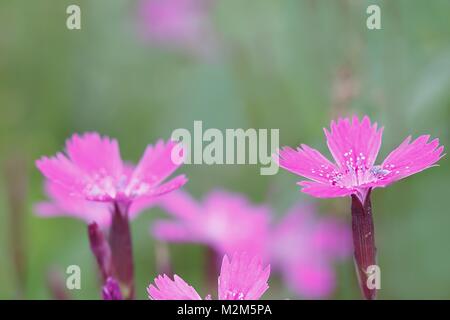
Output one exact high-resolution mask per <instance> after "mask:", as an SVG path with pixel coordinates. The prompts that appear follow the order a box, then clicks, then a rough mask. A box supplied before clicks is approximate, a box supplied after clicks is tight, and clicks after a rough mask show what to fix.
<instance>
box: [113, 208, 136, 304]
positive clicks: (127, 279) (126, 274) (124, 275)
mask: <svg viewBox="0 0 450 320" xmlns="http://www.w3.org/2000/svg"><path fill="white" fill-rule="evenodd" d="M128 208H129V205H128V204H122V203H114V210H113V214H112V223H111V231H110V235H109V237H110V238H109V242H110V245H111V252H112V261H113V265H114V272H115V278H116V279H117V280H118V281H119V282H120V284H121V286H122V290H123V296H124V297H125V298H126V299H134V263H133V246H132V241H131V232H130V224H129V220H128Z"/></svg>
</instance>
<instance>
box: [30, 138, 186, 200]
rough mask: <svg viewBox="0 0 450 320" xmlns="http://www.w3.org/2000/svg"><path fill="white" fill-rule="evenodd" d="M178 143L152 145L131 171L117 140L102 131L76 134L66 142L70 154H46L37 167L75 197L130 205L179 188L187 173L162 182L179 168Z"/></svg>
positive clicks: (37, 163)
mask: <svg viewBox="0 0 450 320" xmlns="http://www.w3.org/2000/svg"><path fill="white" fill-rule="evenodd" d="M175 146H176V143H175V142H171V141H169V142H167V143H164V142H163V141H158V142H157V143H156V145H155V146H152V145H149V146H148V147H147V149H146V150H145V152H144V155H143V156H142V158H141V160H140V162H139V163H138V165H137V166H136V168H135V169H134V170H133V171H132V172H129V170H127V166H126V165H125V164H124V162H123V161H122V158H121V156H120V151H119V144H118V143H117V140H115V139H110V138H108V137H101V136H100V135H99V134H98V133H95V132H94V133H85V134H83V135H81V136H79V135H77V134H75V135H73V136H72V138H71V139H69V140H68V141H67V143H66V153H67V155H64V154H63V153H57V154H56V156H54V157H50V158H48V157H42V158H41V159H39V160H38V161H36V166H37V167H38V169H39V170H40V171H41V172H42V174H43V175H44V176H45V177H46V178H47V179H48V180H49V181H51V182H53V183H55V184H57V185H58V186H59V187H60V188H62V189H63V190H65V191H66V193H67V194H68V195H70V196H72V197H78V198H82V199H86V200H92V201H101V202H120V203H124V204H127V205H128V204H130V203H131V202H133V201H134V200H137V199H145V198H151V197H155V196H159V195H162V194H164V193H167V192H170V191H172V190H175V189H178V188H179V187H181V186H182V185H183V184H185V183H186V181H187V180H186V178H185V176H184V175H180V176H177V177H176V178H174V179H172V180H170V181H169V182H166V183H162V182H163V181H164V180H165V179H166V178H167V177H168V176H170V175H171V174H172V173H173V172H174V171H175V170H176V169H177V168H178V167H179V165H178V164H175V163H174V162H173V161H172V159H171V152H172V149H173V148H174V147H175Z"/></svg>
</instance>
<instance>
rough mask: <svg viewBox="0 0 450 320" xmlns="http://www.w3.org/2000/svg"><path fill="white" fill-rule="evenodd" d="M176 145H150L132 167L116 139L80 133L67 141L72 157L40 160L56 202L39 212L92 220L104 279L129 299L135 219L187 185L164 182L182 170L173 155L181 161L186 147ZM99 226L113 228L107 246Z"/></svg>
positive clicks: (93, 247) (91, 236)
mask: <svg viewBox="0 0 450 320" xmlns="http://www.w3.org/2000/svg"><path fill="white" fill-rule="evenodd" d="M175 147H177V145H176V143H175V142H172V141H169V142H167V143H164V142H163V141H158V142H157V143H156V145H155V146H151V145H149V146H148V147H147V148H146V150H145V152H144V155H143V156H142V158H141V160H140V161H139V163H138V165H137V166H136V167H135V168H133V167H131V166H129V165H127V164H125V163H124V162H123V161H122V158H121V156H120V151H119V144H118V143H117V141H116V140H115V139H110V138H108V137H101V136H100V135H99V134H98V133H85V134H83V135H81V136H79V135H76V134H75V135H73V136H72V138H71V139H69V140H68V141H67V142H66V153H67V155H64V154H63V153H57V154H56V156H55V157H51V158H48V157H42V158H41V159H39V160H38V161H36V166H37V167H38V169H39V170H40V171H41V172H42V174H43V175H44V176H45V177H46V178H47V191H48V193H49V195H50V197H51V198H52V202H50V203H44V204H40V205H38V207H37V211H38V212H39V213H41V214H43V215H47V216H51V215H56V214H58V213H65V214H67V215H72V216H74V217H78V218H81V219H83V220H85V221H87V222H88V223H89V227H88V231H89V240H90V244H91V250H92V252H93V254H94V256H95V257H96V259H97V263H98V266H99V269H100V272H101V274H102V276H103V279H104V280H105V281H106V279H107V278H108V277H110V276H113V277H114V278H115V279H117V281H118V282H119V283H120V285H121V286H122V288H123V290H124V297H125V298H127V299H132V298H133V297H134V260H133V250H132V242H131V231H130V226H129V219H130V215H131V217H133V216H135V215H136V214H137V213H138V212H139V211H140V210H141V209H143V208H144V207H145V206H147V205H149V204H151V203H152V202H153V201H154V199H155V198H156V197H158V196H160V195H163V194H165V193H167V192H170V191H173V190H175V189H178V188H180V187H181V186H182V185H184V184H185V183H186V181H187V180H186V177H185V176H184V175H180V176H177V177H176V178H174V179H172V180H170V181H168V182H166V183H163V181H164V180H166V178H167V177H169V176H170V175H171V174H172V173H173V172H174V171H175V170H176V169H177V168H178V166H179V165H178V164H176V163H175V161H172V156H176V157H177V158H180V157H181V156H182V149H181V148H176V149H174V148H175ZM178 150H179V152H180V153H179V154H178V155H176V154H175V152H176V151H178ZM172 153H174V154H173V155H172ZM91 222H92V223H91ZM96 222H97V223H96ZM97 224H99V225H101V226H110V228H109V234H108V240H109V241H108V242H107V241H106V240H105V236H104V235H103V232H101V231H100V230H98V228H97Z"/></svg>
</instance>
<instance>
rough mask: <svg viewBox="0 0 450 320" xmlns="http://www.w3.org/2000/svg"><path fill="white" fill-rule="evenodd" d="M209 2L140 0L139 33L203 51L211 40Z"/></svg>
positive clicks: (173, 44)
mask: <svg viewBox="0 0 450 320" xmlns="http://www.w3.org/2000/svg"><path fill="white" fill-rule="evenodd" d="M211 5H212V1H210V0H141V1H140V5H139V16H140V21H141V33H142V34H143V36H144V37H146V38H150V40H152V41H154V42H157V43H159V44H163V45H166V46H168V47H177V48H184V49H187V50H190V51H193V52H196V53H205V52H206V51H209V50H210V49H212V45H213V42H214V36H213V34H214V32H213V31H212V26H211V22H210V19H209V10H210V6H211Z"/></svg>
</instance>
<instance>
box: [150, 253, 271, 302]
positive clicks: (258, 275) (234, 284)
mask: <svg viewBox="0 0 450 320" xmlns="http://www.w3.org/2000/svg"><path fill="white" fill-rule="evenodd" d="M269 275H270V266H269V265H268V266H266V267H264V266H263V264H262V262H261V259H259V258H257V257H251V256H249V255H247V254H246V253H235V254H234V255H233V257H232V258H231V261H230V260H229V258H228V256H227V255H225V256H224V257H223V260H222V266H221V270H220V275H219V279H218V299H219V300H258V299H260V298H261V296H262V295H263V294H264V292H266V290H267V289H268V288H269V285H268V283H267V281H268V279H269ZM147 292H148V296H149V298H150V299H153V300H201V299H202V298H201V297H200V295H199V294H198V293H197V291H196V290H195V289H194V288H193V287H191V286H190V285H189V284H187V283H186V282H185V281H184V280H183V279H181V278H180V277H179V276H177V275H174V278H173V280H172V279H170V278H169V277H168V276H166V275H165V274H164V275H162V276H161V275H160V276H158V277H157V278H155V285H153V284H151V285H150V286H149V287H148V288H147ZM206 299H207V300H210V299H211V296H210V295H208V296H207V297H206Z"/></svg>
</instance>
